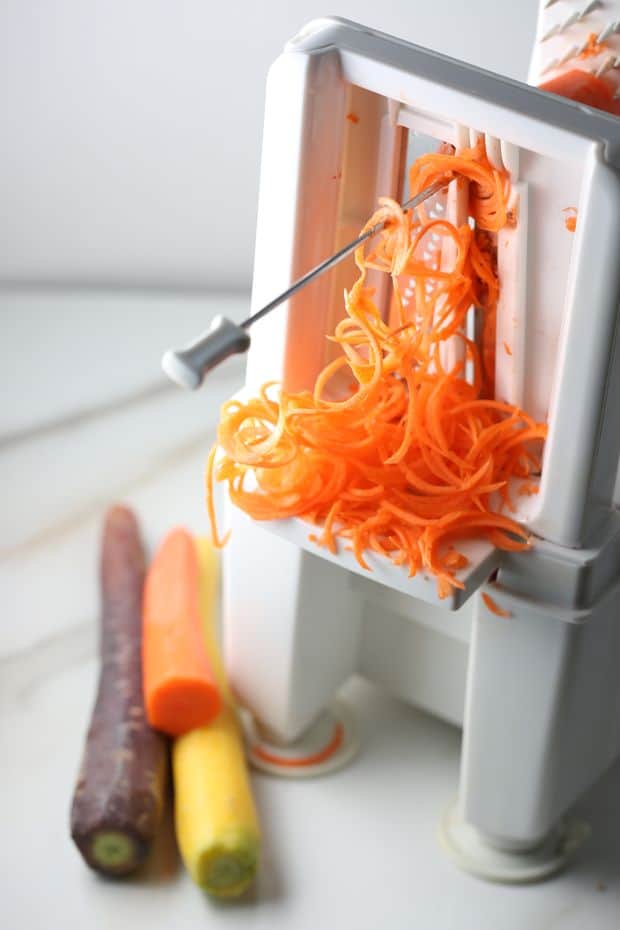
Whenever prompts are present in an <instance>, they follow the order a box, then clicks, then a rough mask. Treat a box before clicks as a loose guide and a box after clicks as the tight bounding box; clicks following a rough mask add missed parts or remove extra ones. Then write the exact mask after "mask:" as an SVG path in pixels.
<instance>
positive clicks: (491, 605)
mask: <svg viewBox="0 0 620 930" xmlns="http://www.w3.org/2000/svg"><path fill="white" fill-rule="evenodd" d="M482 600H483V601H484V605H485V607H486V608H487V610H490V611H491V613H492V614H495V616H496V617H512V614H511V613H510V611H509V610H504V608H503V607H500V606H499V604H497V603H496V602H495V601H494V600H493V598H492V597H491V595H490V594H487V593H486V591H483V592H482Z"/></svg>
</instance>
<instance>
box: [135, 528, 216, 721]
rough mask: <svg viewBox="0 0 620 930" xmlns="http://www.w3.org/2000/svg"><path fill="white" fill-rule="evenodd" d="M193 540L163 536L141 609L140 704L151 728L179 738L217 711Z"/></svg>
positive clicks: (184, 534) (174, 534)
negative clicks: (142, 688) (141, 703)
mask: <svg viewBox="0 0 620 930" xmlns="http://www.w3.org/2000/svg"><path fill="white" fill-rule="evenodd" d="M198 590H199V585H198V566H197V562H196V556H195V552H194V542H193V540H192V537H191V536H190V535H189V533H187V532H186V531H185V530H183V529H177V530H173V531H172V532H171V533H169V534H168V536H167V537H166V539H165V540H164V542H163V544H162V546H161V547H160V549H159V551H158V552H157V555H156V556H155V559H154V561H153V563H152V565H151V568H150V570H149V573H148V575H147V579H146V585H145V589H144V602H143V609H142V662H143V687H144V703H145V705H146V712H147V716H148V720H149V723H150V724H151V726H152V727H155V728H156V729H158V730H162V731H163V732H164V733H169V734H170V735H171V736H180V735H181V734H183V733H187V732H188V731H189V730H193V729H194V728H195V727H200V726H203V725H204V724H206V723H209V722H210V721H211V720H212V719H213V718H214V717H215V716H216V714H217V713H218V711H219V709H220V697H219V693H218V688H217V684H216V679H215V676H214V674H213V670H212V668H211V664H210V662H209V659H208V657H207V653H206V649H205V645H204V640H203V630H202V620H201V616H200V608H199V603H198Z"/></svg>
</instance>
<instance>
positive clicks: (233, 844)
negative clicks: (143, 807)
mask: <svg viewBox="0 0 620 930" xmlns="http://www.w3.org/2000/svg"><path fill="white" fill-rule="evenodd" d="M194 557H195V558H196V559H197V561H198V565H199V573H198V576H199V603H200V612H201V616H202V619H203V623H204V632H205V642H206V646H207V652H208V655H209V659H210V664H211V668H212V670H213V675H214V677H215V680H216V681H217V684H218V688H219V692H220V695H221V700H222V707H221V710H220V713H219V714H218V716H217V717H216V718H215V720H213V722H212V723H210V724H209V725H208V726H204V727H200V728H199V729H196V730H193V731H192V732H190V733H186V734H185V735H184V736H181V737H179V738H178V739H176V740H175V741H174V744H173V749H172V767H173V776H174V790H175V825H176V834H177V841H178V844H179V848H180V850H181V855H182V857H183V861H184V862H185V865H186V867H187V870H188V871H189V873H190V875H191V876H192V878H193V879H194V881H195V882H196V883H197V884H198V885H200V886H201V887H202V888H205V889H206V891H208V892H209V893H210V894H213V895H217V896H220V897H233V896H235V895H238V894H241V892H243V891H244V890H245V889H246V888H247V887H248V885H250V884H251V882H252V880H253V879H254V876H255V874H256V869H257V866H258V860H259V852H260V832H259V826H258V819H257V816H256V809H255V806H254V801H253V799H252V794H251V791H250V783H249V777H248V772H247V768H246V762H245V755H244V751H243V741H242V736H241V731H240V727H239V722H238V719H237V714H236V711H235V707H234V704H233V700H232V696H231V693H230V688H229V686H228V683H227V681H226V675H225V672H224V666H223V662H222V659H221V655H220V651H219V648H218V644H217V629H216V609H215V608H216V602H217V569H218V560H217V557H216V554H215V552H214V550H213V549H212V547H211V546H210V545H209V543H208V542H207V541H206V540H196V541H195V546H194Z"/></svg>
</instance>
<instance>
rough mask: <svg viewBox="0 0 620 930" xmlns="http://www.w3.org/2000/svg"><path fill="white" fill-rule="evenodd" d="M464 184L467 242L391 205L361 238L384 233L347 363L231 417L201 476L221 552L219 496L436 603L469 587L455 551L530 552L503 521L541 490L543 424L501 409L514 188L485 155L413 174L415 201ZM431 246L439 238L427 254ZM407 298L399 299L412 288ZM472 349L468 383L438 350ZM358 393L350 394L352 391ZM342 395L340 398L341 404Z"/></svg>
mask: <svg viewBox="0 0 620 930" xmlns="http://www.w3.org/2000/svg"><path fill="white" fill-rule="evenodd" d="M455 177H465V178H467V179H468V180H469V182H470V183H469V213H470V216H471V217H472V218H473V220H474V221H475V229H472V228H471V226H470V224H469V223H465V224H463V226H461V227H459V228H457V227H456V226H454V225H453V224H451V223H450V222H448V221H447V220H430V219H429V217H428V216H426V214H424V213H423V211H422V210H420V211H419V212H418V214H417V215H413V214H412V213H411V212H406V213H405V212H403V210H402V209H401V207H400V206H399V204H398V203H396V202H395V201H393V200H391V199H390V198H387V197H383V198H380V199H379V206H378V209H377V210H376V212H375V213H374V215H373V216H372V217H371V218H370V219H369V221H368V223H367V224H366V226H365V227H364V230H363V231H365V230H366V229H368V228H369V227H371V226H374V225H376V224H377V223H380V222H384V223H385V224H386V225H385V227H384V230H383V232H382V233H380V234H379V235H378V236H377V237H376V238H375V239H374V241H373V244H372V246H370V247H369V248H367V247H366V246H362V247H360V248H358V249H357V251H356V253H355V262H356V265H357V268H358V271H359V275H358V278H357V280H356V281H355V283H354V284H353V286H352V287H351V289H350V290H349V291H348V292H345V311H346V314H345V316H344V317H343V319H341V320H340V322H338V323H337V325H336V326H335V328H334V331H333V334H332V335H331V336H330V337H329V338H330V339H331V340H332V341H333V342H335V343H336V344H337V345H338V346H339V347H340V350H341V355H340V356H339V357H338V358H337V359H336V360H335V361H333V362H330V363H329V364H328V365H327V366H326V367H325V368H324V369H323V371H322V372H320V373H319V375H318V377H317V378H316V381H315V384H314V388H313V390H312V391H309V390H306V391H301V392H298V393H291V392H288V391H286V390H284V389H282V388H278V387H277V386H276V385H272V384H268V385H265V386H264V387H263V388H262V390H261V391H259V392H258V395H257V396H256V397H252V398H249V399H247V400H233V401H230V402H229V403H227V404H224V406H223V408H222V414H221V419H220V424H219V427H218V434H217V446H218V447H219V455H218V458H217V459H216V450H215V448H214V449H213V450H212V451H211V454H210V456H209V461H208V466H207V503H208V513H209V519H210V522H211V527H212V533H213V538H214V541H215V544H216V545H223V544H224V543H225V541H226V540H225V539H224V540H221V539H220V537H219V534H218V531H217V526H216V521H215V509H214V506H213V487H214V482H215V481H219V482H224V483H225V484H226V485H227V488H228V494H229V497H230V500H231V502H232V503H233V504H234V505H235V506H237V507H239V508H241V509H242V510H244V511H245V512H246V513H248V514H249V515H250V516H251V517H252V518H253V519H255V520H274V519H285V518H289V517H298V518H302V519H304V520H306V521H308V522H310V523H313V524H315V525H317V526H318V527H320V531H319V532H317V533H315V534H314V535H313V537H312V539H313V541H314V542H316V543H317V544H318V545H322V546H325V547H327V548H328V549H329V550H330V551H331V552H332V553H335V552H337V540H338V538H341V539H344V540H348V546H347V548H349V549H350V550H351V551H353V553H354V555H355V557H356V559H357V560H358V562H359V564H360V565H361V566H362V567H363V568H365V569H367V570H371V569H370V565H369V564H368V562H367V561H366V558H365V555H366V553H368V552H372V553H376V554H378V555H379V556H381V557H385V558H388V559H390V560H391V561H392V562H393V563H394V564H396V565H402V566H403V567H404V568H405V569H406V570H407V571H408V573H409V576H410V577H413V576H415V575H416V574H417V573H418V572H420V571H424V572H426V573H428V574H431V575H433V576H434V577H435V579H436V581H437V587H438V592H439V596H440V597H446V596H448V595H449V594H450V593H451V592H452V591H453V590H454V589H455V588H462V587H463V582H462V581H461V580H460V579H459V578H458V577H457V572H458V571H459V570H460V569H463V568H464V567H465V566H466V564H467V558H466V556H465V555H464V554H463V553H461V552H459V551H458V549H457V548H454V546H453V545H452V544H453V543H454V544H455V545H458V542H459V540H460V541H463V540H465V539H468V538H471V537H474V538H478V539H479V538H482V539H487V540H488V541H489V542H491V543H492V544H493V545H495V546H497V547H499V548H501V549H510V550H516V551H519V550H522V549H527V548H528V547H529V545H530V538H529V534H528V532H527V531H526V530H525V529H524V528H523V527H522V526H521V525H520V524H519V523H518V522H517V521H516V520H514V519H513V518H512V517H509V516H505V515H504V514H502V513H501V512H500V511H501V510H502V509H503V508H507V509H510V508H511V507H512V503H511V500H510V493H509V483H510V482H511V480H513V479H521V480H522V481H523V482H526V483H527V481H528V479H529V478H531V477H533V476H536V475H539V474H540V470H541V454H542V442H543V440H544V438H545V436H546V432H547V430H546V425H545V424H544V423H536V422H535V421H534V420H533V419H532V418H531V417H530V416H528V415H527V414H526V413H525V412H524V411H522V410H520V409H519V408H517V407H514V406H512V405H510V404H507V403H503V402H500V401H496V400H494V399H493V374H494V368H495V311H496V306H497V298H498V295H499V282H498V277H497V262H496V255H495V252H496V246H495V238H494V236H495V233H496V232H497V231H498V230H499V229H501V228H502V227H503V226H505V225H506V224H507V223H510V222H511V219H510V217H509V214H508V211H507V203H508V197H509V194H510V186H509V181H508V177H507V175H506V174H504V173H503V172H501V171H498V170H497V169H496V168H494V167H493V166H492V165H491V164H490V162H489V161H488V159H487V157H486V152H485V149H484V145H483V144H482V143H480V144H479V145H477V146H476V147H475V148H472V149H467V150H463V151H461V152H460V153H459V154H458V155H456V154H454V153H453V152H452V151H451V150H450V151H443V150H442V151H440V152H437V153H430V154H425V155H423V156H421V157H420V158H418V159H417V161H416V162H415V163H414V164H413V165H412V167H411V171H410V193H411V195H414V194H415V193H416V192H418V191H419V190H421V189H422V188H424V187H426V186H427V185H429V184H432V183H433V181H435V180H438V179H440V178H443V179H451V178H455ZM429 237H432V238H431V239H430V240H429ZM429 241H432V242H434V243H438V244H439V249H440V248H441V246H442V245H444V244H447V243H450V254H451V255H454V261H453V262H452V263H451V267H450V268H448V269H446V268H440V267H439V265H440V263H439V262H438V261H433V260H429V258H428V254H429V253H428V249H427V245H428V242H429ZM370 268H372V269H377V270H378V271H380V272H383V273H384V274H387V275H389V276H390V279H391V282H392V289H393V302H392V307H393V308H394V314H393V319H392V322H393V324H394V325H389V324H388V323H386V322H385V321H384V319H383V317H382V315H381V312H380V310H379V308H378V307H377V305H376V304H375V302H374V300H373V291H372V290H371V289H370V288H369V286H368V284H367V282H366V276H367V270H368V269H370ZM404 279H406V280H407V281H408V282H409V285H408V287H409V288H410V289H411V291H412V292H413V297H412V298H411V299H408V300H407V301H405V300H403V299H402V296H401V290H402V289H403V288H404V285H403V280H404ZM472 305H475V306H476V307H478V308H480V311H481V313H482V323H483V325H482V346H481V349H480V350H479V349H478V346H476V345H475V344H474V343H473V342H471V341H470V340H468V339H467V338H466V336H465V335H464V331H465V321H466V317H467V314H468V312H469V309H470V307H471V306H472ZM451 337H454V338H456V339H460V340H462V341H463V344H464V347H465V354H466V357H467V359H468V362H469V367H470V369H471V370H472V371H473V376H472V377H471V379H470V380H469V381H468V380H467V379H466V377H465V366H464V365H463V363H462V362H460V363H458V364H457V365H455V366H454V367H453V368H452V369H451V370H448V369H446V367H445V366H444V364H443V363H442V352H441V349H442V347H443V345H444V344H445V342H446V340H447V339H449V338H451ZM348 382H352V387H351V388H350V389H349V391H348V393H345V394H344V395H343V394H342V385H343V384H346V383H348ZM336 385H339V387H338V389H336Z"/></svg>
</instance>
